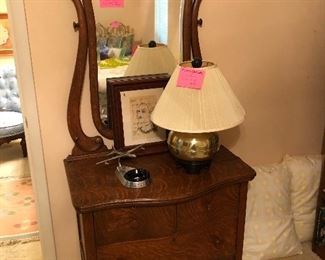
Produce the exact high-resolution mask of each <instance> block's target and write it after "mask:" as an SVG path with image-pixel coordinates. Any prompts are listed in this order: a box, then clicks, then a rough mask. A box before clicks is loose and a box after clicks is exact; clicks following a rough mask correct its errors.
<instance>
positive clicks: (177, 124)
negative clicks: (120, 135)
mask: <svg viewBox="0 0 325 260" xmlns="http://www.w3.org/2000/svg"><path fill="white" fill-rule="evenodd" d="M192 64H194V66H193V65H192ZM200 65H201V66H200ZM184 71H185V73H184ZM197 75H199V76H200V77H201V79H200V80H201V85H200V86H199V87H198V86H196V85H195V84H196V83H195V84H194V85H192V86H191V84H192V82H193V81H197V77H196V76H197ZM181 77H182V79H183V80H185V86H181V85H180V84H184V83H180V82H181V81H182V80H180V78H181ZM186 82H187V83H186ZM186 84H189V85H188V86H186ZM244 116H245V111H244V109H243V107H242V106H241V104H240V103H239V101H238V99H237V98H236V96H235V95H234V93H233V91H232V90H231V88H230V86H229V84H228V82H227V81H226V79H225V78H224V76H223V75H222V73H221V71H220V70H219V69H218V67H217V66H216V65H215V64H214V63H212V62H207V61H203V62H202V61H200V60H199V61H197V60H196V61H195V62H194V63H193V62H184V63H181V64H180V65H179V66H177V67H176V69H175V71H174V72H173V74H172V76H171V78H170V80H169V82H168V84H167V86H166V88H165V90H164V92H163V93H162V95H161V97H160V99H159V100H158V103H157V104H156V107H155V109H154V111H153V112H152V114H151V120H152V122H153V123H154V124H156V125H158V126H160V127H162V128H165V129H168V130H170V133H169V135H168V140H167V143H168V146H169V150H170V152H171V153H172V155H174V156H175V157H176V158H177V160H178V161H179V162H180V163H181V164H182V165H183V166H185V168H186V169H187V170H188V172H191V173H192V172H193V173H195V172H199V170H200V169H201V168H202V167H205V166H207V165H209V163H210V162H211V160H212V159H213V157H214V156H215V154H216V152H217V151H218V149H219V138H218V133H217V132H218V131H222V130H225V129H229V128H232V127H235V126H237V125H239V124H240V123H242V122H243V120H244Z"/></svg>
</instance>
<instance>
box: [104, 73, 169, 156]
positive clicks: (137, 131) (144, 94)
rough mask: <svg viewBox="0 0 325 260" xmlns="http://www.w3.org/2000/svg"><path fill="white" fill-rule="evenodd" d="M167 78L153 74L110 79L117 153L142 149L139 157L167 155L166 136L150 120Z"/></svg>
mask: <svg viewBox="0 0 325 260" xmlns="http://www.w3.org/2000/svg"><path fill="white" fill-rule="evenodd" d="M169 78H170V76H169V75H168V74H152V75H140V76H131V77H120V78H109V79H107V80H106V83H107V104H108V109H107V111H109V113H110V114H109V118H111V127H112V129H113V134H114V147H115V149H118V150H128V149H132V148H134V147H136V146H138V145H142V147H141V149H137V150H136V154H152V153H159V152H163V151H167V150H168V148H167V143H166V139H167V132H166V130H165V129H162V128H160V127H158V126H155V125H154V124H153V123H152V122H151V120H150V114H151V112H152V111H153V109H154V107H155V105H156V103H157V101H158V99H159V97H160V95H161V93H162V92H163V89H164V88H165V86H166V85H167V82H168V80H169Z"/></svg>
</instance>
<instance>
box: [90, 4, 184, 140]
mask: <svg viewBox="0 0 325 260" xmlns="http://www.w3.org/2000/svg"><path fill="white" fill-rule="evenodd" d="M92 4H93V9H94V18H95V24H96V40H97V48H96V51H97V61H98V90H99V106H100V118H101V121H102V122H103V123H104V126H103V128H104V129H105V130H104V131H102V134H103V135H104V136H105V137H108V136H107V131H106V129H107V128H108V129H110V128H111V125H112V124H111V122H112V119H111V118H109V115H110V113H109V111H107V95H106V79H107V78H116V77H123V76H134V75H142V74H156V73H171V72H172V71H173V69H174V68H175V66H176V59H175V58H174V57H173V54H171V52H170V56H169V58H170V59H169V60H170V61H171V62H170V65H169V67H171V68H172V69H170V70H169V71H168V70H166V69H165V66H161V68H158V67H159V65H160V64H158V65H157V67H156V69H152V68H153V67H154V66H152V65H153V64H152V63H153V61H151V60H152V58H153V57H151V59H150V57H148V56H147V55H146V54H148V51H146V50H143V49H144V48H145V47H140V48H138V46H139V45H140V46H145V45H144V44H148V43H149V42H150V41H151V40H154V39H155V40H156V41H159V38H164V39H167V37H168V35H167V34H168V28H167V26H168V25H167V24H165V23H167V22H168V21H167V18H168V17H169V18H170V19H173V17H170V15H169V16H168V6H167V5H168V1H155V0H136V1H135V0H124V3H123V8H102V7H101V6H100V2H99V1H97V0H96V1H94V0H93V1H92ZM179 4H180V1H178V0H176V1H173V3H172V4H170V7H169V11H170V12H171V13H172V14H177V17H176V18H177V19H178V16H179V15H178V14H179ZM155 5H158V6H156V8H155ZM174 9H176V10H174ZM157 10H159V11H157ZM160 16H164V17H162V18H163V19H159V17H160ZM155 20H159V22H160V23H159V25H157V26H156V24H155ZM155 27H158V28H159V29H160V30H159V31H158V32H157V33H156V34H157V35H158V36H156V37H155ZM176 27H178V26H176ZM162 34H163V35H162ZM171 36H172V37H174V35H171ZM175 36H177V35H175ZM175 40H176V39H169V42H170V41H175ZM147 48H148V47H147V46H146V48H145V49H147ZM161 48H162V46H160V47H159V48H157V50H158V49H161ZM144 61H148V63H145V62H144ZM156 63H157V62H156ZM146 65H148V66H146ZM108 131H109V130H108Z"/></svg>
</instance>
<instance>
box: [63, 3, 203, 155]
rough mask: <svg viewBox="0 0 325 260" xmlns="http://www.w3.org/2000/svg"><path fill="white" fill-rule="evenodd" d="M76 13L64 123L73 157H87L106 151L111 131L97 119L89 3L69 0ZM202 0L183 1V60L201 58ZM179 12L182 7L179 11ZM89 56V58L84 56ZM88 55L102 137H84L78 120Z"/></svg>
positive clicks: (95, 102)
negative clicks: (75, 46) (73, 57)
mask: <svg viewBox="0 0 325 260" xmlns="http://www.w3.org/2000/svg"><path fill="white" fill-rule="evenodd" d="M72 1H73V4H74V6H75V9H76V12H77V18H78V22H73V27H74V29H75V31H78V32H79V39H78V50H77V57H76V62H75V68H74V73H73V78H72V83H71V88H70V93H69V100H68V111H67V121H68V129H69V133H70V136H71V138H72V140H73V141H74V143H75V146H74V148H73V150H72V155H89V154H96V153H100V152H106V151H107V150H108V149H107V147H106V145H105V144H104V141H103V138H102V137H105V138H107V139H113V131H112V129H110V128H109V127H108V126H107V125H105V124H104V123H103V121H102V119H101V117H100V106H99V94H98V91H99V89H98V66H97V50H96V47H97V46H96V45H97V44H96V23H95V16H94V10H93V6H92V1H91V0H72ZM201 1H202V0H183V1H181V3H183V6H182V7H183V15H182V17H183V21H182V43H181V44H182V52H183V53H182V57H183V58H182V60H183V61H187V60H190V59H191V57H198V58H201V51H200V44H199V37H198V26H200V25H202V20H201V19H200V20H198V19H197V18H198V12H199V8H200V4H201ZM180 9H181V10H182V8H180ZM87 54H88V55H87ZM87 56H88V64H89V87H90V102H91V114H92V119H93V122H94V125H95V127H96V129H97V131H98V132H99V133H100V134H101V136H87V135H86V134H85V133H84V131H83V129H82V127H81V121H80V104H81V94H82V90H83V86H84V78H85V74H86V65H87Z"/></svg>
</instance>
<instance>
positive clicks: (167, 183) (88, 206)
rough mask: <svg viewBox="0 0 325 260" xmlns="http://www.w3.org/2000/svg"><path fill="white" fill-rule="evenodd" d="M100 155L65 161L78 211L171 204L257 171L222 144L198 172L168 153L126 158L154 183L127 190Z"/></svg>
mask: <svg viewBox="0 0 325 260" xmlns="http://www.w3.org/2000/svg"><path fill="white" fill-rule="evenodd" d="M102 159H103V157H98V158H84V157H82V158H81V159H76V160H75V159H74V157H68V158H67V159H66V160H65V168H66V174H67V178H68V182H69V188H70V194H71V198H72V203H73V205H74V207H75V208H76V210H77V211H78V212H87V211H94V210H96V209H103V208H107V207H114V206H115V207H122V206H128V205H129V206H130V205H149V204H150V205H154V204H156V205H157V204H159V205H162V204H170V203H175V202H180V201H186V200H190V199H193V198H196V197H199V196H202V194H204V193H207V192H208V191H210V190H213V189H216V188H217V187H222V186H224V185H226V184H230V183H238V182H247V181H249V180H251V179H253V178H254V176H255V172H254V170H253V169H252V168H250V167H249V166H248V165H247V164H245V163H244V162H243V161H242V160H240V159H239V158H238V157H237V156H235V155H234V154H232V153H231V152H230V151H228V150H227V149H225V148H224V147H221V148H220V150H219V152H218V153H217V155H216V158H215V160H214V161H213V163H212V164H211V165H210V167H209V168H207V169H203V170H202V171H201V172H200V174H198V175H191V174H187V173H186V171H185V170H184V169H183V168H182V167H181V166H180V165H178V164H177V163H175V160H174V158H173V157H172V156H171V155H170V154H169V153H168V152H166V153H161V154H154V155H148V156H140V157H138V158H136V159H127V160H125V161H123V164H126V165H129V166H134V167H141V168H145V169H146V170H148V171H149V172H150V175H151V179H152V182H151V184H150V185H149V186H147V187H145V188H141V189H127V188H125V187H124V186H122V185H121V183H120V182H119V180H118V179H117V178H116V176H115V169H116V166H117V164H116V163H114V162H113V163H112V164H110V165H103V164H101V165H96V162H98V161H100V160H102Z"/></svg>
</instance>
